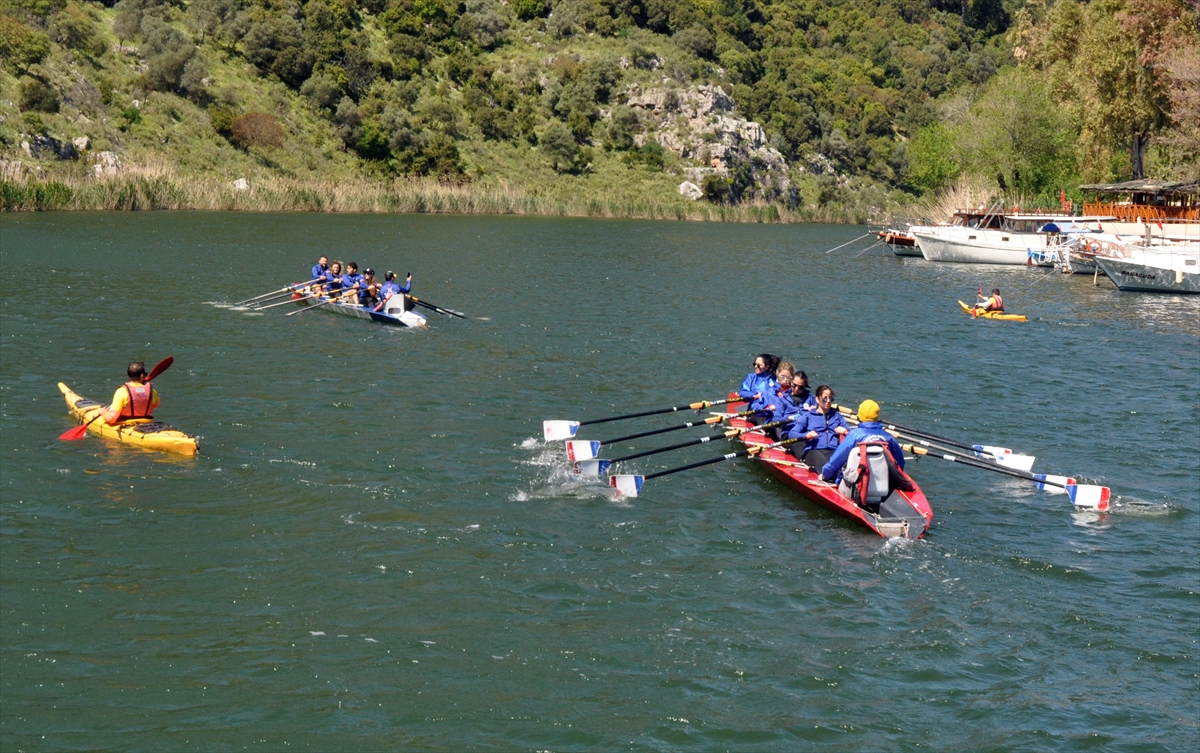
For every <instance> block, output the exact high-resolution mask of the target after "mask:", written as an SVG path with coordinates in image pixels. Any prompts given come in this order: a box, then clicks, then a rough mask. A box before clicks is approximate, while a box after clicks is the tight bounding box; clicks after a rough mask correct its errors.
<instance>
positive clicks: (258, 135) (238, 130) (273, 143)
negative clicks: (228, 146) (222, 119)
mask: <svg viewBox="0 0 1200 753" xmlns="http://www.w3.org/2000/svg"><path fill="white" fill-rule="evenodd" d="M286 137H287V134H286V133H285V132H284V130H283V126H281V125H279V121H278V120H276V119H275V116H274V115H272V114H271V113H269V112H248V113H246V114H244V115H239V116H237V117H236V118H234V119H233V122H232V123H230V125H229V140H230V141H232V142H233V143H234V144H236V145H238V146H240V147H241V148H243V149H249V148H250V147H252V146H257V147H263V148H268V149H273V148H276V147H280V146H283V141H284V139H285V138H286Z"/></svg>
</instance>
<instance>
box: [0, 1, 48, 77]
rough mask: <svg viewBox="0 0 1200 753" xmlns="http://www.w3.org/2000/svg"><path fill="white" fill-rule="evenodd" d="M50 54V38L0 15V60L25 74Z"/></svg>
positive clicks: (11, 18) (15, 20)
mask: <svg viewBox="0 0 1200 753" xmlns="http://www.w3.org/2000/svg"><path fill="white" fill-rule="evenodd" d="M49 54H50V37H48V36H46V35H45V34H43V33H42V32H40V31H34V30H33V29H31V28H29V27H28V26H26V25H25V24H23V23H21V22H20V21H18V20H17V19H15V18H13V17H12V16H8V15H5V14H3V13H0V60H3V61H4V62H6V63H8V65H10V66H12V67H13V68H14V69H15V70H17V71H19V72H21V73H25V72H27V71H28V70H29V68H30V66H34V65H37V64H38V63H40V62H42V61H43V60H45V59H46V56H47V55H49Z"/></svg>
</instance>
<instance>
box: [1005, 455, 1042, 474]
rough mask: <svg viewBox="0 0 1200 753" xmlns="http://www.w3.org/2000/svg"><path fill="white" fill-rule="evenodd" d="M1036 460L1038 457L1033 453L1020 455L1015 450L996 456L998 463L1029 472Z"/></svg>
mask: <svg viewBox="0 0 1200 753" xmlns="http://www.w3.org/2000/svg"><path fill="white" fill-rule="evenodd" d="M1035 460H1037V458H1036V457H1034V456H1033V455H1018V454H1017V453H1015V452H1014V453H1012V454H1011V455H1005V456H1004V457H998V458H996V464H997V465H1002V466H1004V467H1005V468H1015V469H1017V470H1018V471H1025V472H1026V473H1028V472H1029V471H1030V470H1031V469H1032V468H1033V461H1035Z"/></svg>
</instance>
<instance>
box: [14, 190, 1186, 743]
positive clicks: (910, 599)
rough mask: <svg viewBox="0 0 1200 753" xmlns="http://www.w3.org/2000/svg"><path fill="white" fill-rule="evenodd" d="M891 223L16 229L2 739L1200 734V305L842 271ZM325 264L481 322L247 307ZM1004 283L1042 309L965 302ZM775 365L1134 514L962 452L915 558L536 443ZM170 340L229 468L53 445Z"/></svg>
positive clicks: (897, 267) (186, 405)
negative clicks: (878, 226) (561, 428)
mask: <svg viewBox="0 0 1200 753" xmlns="http://www.w3.org/2000/svg"><path fill="white" fill-rule="evenodd" d="M862 232H863V229H860V228H847V227H832V226H793V227H776V226H740V225H739V226H725V225H709V224H684V223H652V222H624V221H587V220H574V219H527V218H481V217H470V218H459V217H426V216H418V217H410V216H384V217H375V216H345V215H341V216H310V215H303V216H296V215H286V216H271V215H267V216H263V215H233V214H197V213H186V214H169V213H157V214H148V213H147V214H141V213H139V214H47V215H17V216H13V215H6V216H3V217H0V239H2V245H0V252H2V260H3V265H4V269H5V270H6V272H7V274H6V275H5V277H4V282H3V298H2V305H0V356H2V359H0V376H2V385H0V462H2V469H3V474H2V484H0V490H2V500H0V586H2V588H0V639H2V640H0V747H3V749H4V750H6V751H7V750H76V749H97V748H100V749H114V748H115V749H128V750H155V751H157V750H206V751H207V750H234V749H238V750H241V749H260V750H294V749H307V750H331V749H341V750H437V751H458V750H558V751H565V750H616V749H633V750H681V749H689V750H691V749H694V750H724V749H730V750H780V751H782V750H797V749H808V748H820V749H828V750H863V749H888V750H908V749H918V748H936V749H954V750H965V749H973V750H993V749H1006V748H1012V749H1022V750H1029V749H1032V750H1053V751H1059V750H1084V749H1087V750H1092V749H1097V748H1099V749H1122V750H1191V749H1194V748H1195V746H1196V744H1197V742H1198V741H1200V729H1198V727H1200V722H1198V719H1200V683H1198V680H1197V678H1198V677H1200V660H1198V658H1197V651H1198V650H1200V645H1198V641H1200V560H1198V556H1197V551H1198V548H1200V515H1198V513H1200V431H1197V428H1196V427H1197V425H1198V424H1197V421H1198V419H1200V401H1198V399H1197V396H1198V395H1200V347H1198V346H1200V300H1198V298H1200V297H1192V298H1190V299H1184V298H1180V297H1174V296H1153V295H1139V294H1129V293H1120V292H1118V291H1116V290H1115V289H1114V288H1113V287H1112V286H1111V285H1109V284H1107V283H1106V282H1105V281H1103V280H1101V281H1100V285H1098V286H1093V285H1092V280H1091V278H1090V277H1088V278H1084V277H1082V276H1076V277H1071V278H1063V277H1061V276H1049V277H1048V276H1046V275H1045V274H1043V273H1041V272H1038V271H1030V270H1025V269H1022V268H1011V269H1009V268H994V267H978V266H972V265H933V264H928V263H926V262H924V261H923V260H914V259H897V258H895V257H891V256H890V255H885V254H882V253H880V249H878V248H876V249H873V250H870V251H867V252H866V253H862V254H860V253H859V249H861V248H862V244H859V245H858V246H855V245H851V246H848V247H847V248H845V249H842V250H840V251H837V252H834V253H832V254H825V253H824V251H825V249H828V248H831V247H833V246H836V245H838V244H840V243H843V242H845V241H848V240H850V239H852V238H854V237H855V236H857V235H860V234H861V233H862ZM322 253H325V254H328V255H329V256H330V257H331V258H340V259H342V260H345V261H351V260H353V261H357V262H359V264H360V265H370V266H373V267H374V268H375V269H376V271H378V272H379V273H382V272H384V271H386V270H388V269H391V270H394V271H396V272H397V274H399V275H401V276H403V274H404V273H405V272H408V271H411V272H413V274H414V277H415V282H416V287H415V289H414V292H415V293H416V294H417V295H418V296H421V297H423V298H426V299H428V300H430V301H432V302H434V303H436V304H439V305H442V306H446V307H450V308H454V309H461V310H463V311H464V312H466V313H468V314H470V315H472V316H473V317H486V318H487V320H486V321H482V320H480V319H478V318H474V319H471V320H466V321H463V320H457V319H447V318H444V317H439V316H437V315H434V314H429V317H430V325H431V327H430V329H429V330H428V331H425V332H417V331H407V330H397V329H391V328H387V327H383V326H379V325H375V324H371V323H367V322H362V321H355V320H350V319H344V318H341V317H335V316H328V315H325V314H323V313H319V312H317V311H310V312H306V313H304V314H301V315H298V316H292V317H287V316H285V315H284V313H285V312H287V311H290V310H292V309H291V307H281V308H278V309H274V310H271V311H267V312H263V313H261V314H254V313H253V312H247V311H237V310H233V309H230V308H227V307H221V306H217V305H213V303H214V302H215V303H218V304H220V303H227V302H232V301H237V300H239V299H242V298H246V297H249V296H251V295H254V294H256V293H260V292H264V291H267V290H270V289H272V288H275V287H278V286H279V285H280V284H281V283H284V282H287V281H291V280H302V279H306V278H307V271H308V268H309V267H310V266H311V265H312V263H313V262H314V261H315V259H316V257H317V256H318V255H320V254H322ZM980 285H983V286H984V287H985V288H990V287H993V286H996V287H1000V288H1001V289H1002V290H1003V291H1004V293H1005V299H1006V301H1007V302H1008V306H1009V308H1010V309H1011V310H1014V311H1019V312H1021V313H1025V314H1027V315H1029V317H1030V321H1029V322H1027V323H1025V324H1014V323H1007V322H983V321H972V320H971V319H970V318H968V317H966V316H964V315H963V314H962V313H961V312H960V311H959V310H958V305H957V304H956V303H955V300H956V299H958V298H963V299H967V300H969V299H970V298H971V297H972V296H973V295H974V293H975V292H976V290H977V289H978V287H979V286H980ZM762 350H769V351H773V352H778V353H782V354H784V355H786V356H787V357H789V358H790V359H791V360H794V361H796V363H797V365H798V367H799V368H802V369H805V370H806V371H807V372H808V374H809V375H810V377H811V379H812V382H813V384H819V383H829V384H832V385H833V386H834V388H835V389H836V390H837V393H838V397H839V399H840V400H842V401H844V402H847V403H851V404H853V403H856V402H857V401H858V400H860V399H862V398H865V397H873V398H875V399H876V400H879V401H880V402H881V403H882V404H883V408H884V415H885V418H891V419H893V420H896V421H900V422H901V423H905V424H908V425H912V426H919V427H924V428H926V429H928V430H930V431H934V432H936V433H940V434H943V435H947V436H951V437H956V438H960V439H969V440H971V441H976V442H987V443H989V444H1000V445H1005V446H1008V447H1012V448H1014V449H1016V450H1018V451H1022V452H1026V453H1030V454H1035V455H1037V457H1038V461H1037V465H1036V466H1035V470H1036V471H1041V472H1057V473H1069V474H1072V475H1074V476H1076V477H1077V478H1080V479H1081V480H1090V481H1093V482H1097V483H1103V484H1106V485H1108V486H1110V487H1112V489H1113V492H1114V496H1115V498H1116V504H1115V506H1114V510H1113V511H1112V512H1111V513H1108V514H1104V515H1100V514H1096V513H1086V512H1076V511H1073V510H1072V509H1071V507H1070V505H1069V503H1068V502H1067V501H1066V498H1065V497H1062V496H1049V495H1046V494H1043V493H1041V492H1037V491H1035V490H1032V489H1030V488H1029V486H1028V484H1026V483H1025V482H1022V481H1020V480H1017V479H1010V478H1007V477H1004V476H1001V475H998V474H991V473H987V472H984V471H978V470H973V469H969V468H963V467H959V466H954V465H951V464H949V463H945V462H939V461H936V460H931V459H927V460H922V461H920V462H917V463H915V464H911V465H910V466H909V469H910V471H911V472H912V474H913V475H914V477H915V478H916V479H917V480H918V482H919V483H920V484H921V485H922V487H923V489H924V491H925V493H926V495H927V496H928V497H929V499H930V501H931V503H932V506H933V508H934V512H935V519H934V524H933V527H932V528H931V530H930V532H929V535H928V536H927V537H926V538H925V539H924V540H922V541H919V542H897V541H891V542H885V541H884V540H882V539H880V538H878V537H876V536H874V535H873V534H870V533H869V532H867V531H866V530H864V529H861V528H858V527H855V526H854V525H852V524H851V523H849V522H847V521H844V520H842V519H840V518H838V517H836V516H834V515H833V514H832V513H830V512H828V511H826V510H824V509H821V508H818V507H816V506H814V505H812V504H810V503H808V502H806V501H805V500H803V499H801V498H800V497H798V496H797V495H796V494H795V493H794V492H791V491H790V490H788V489H787V488H786V487H784V486H783V485H782V484H780V483H778V482H776V481H774V480H772V479H771V478H770V477H768V476H767V475H766V474H765V473H764V472H763V471H762V470H761V469H758V468H754V467H753V466H750V465H748V464H746V463H745V461H737V462H729V463H722V464H719V465H716V466H712V467H709V468H703V469H697V470H695V471H690V472H688V473H683V474H678V475H674V476H669V477H665V478H662V479H659V480H655V481H650V482H647V485H646V487H645V489H644V490H643V496H641V497H639V498H637V499H634V500H624V501H618V500H614V499H612V498H610V497H609V496H607V495H606V494H605V490H604V489H603V488H602V487H601V486H600V485H599V483H598V482H588V481H582V480H580V479H578V478H576V477H574V476H573V475H572V474H571V473H570V472H569V469H568V467H567V464H566V462H565V460H564V458H563V456H562V451H561V447H560V446H558V445H553V446H548V445H547V444H546V443H544V442H542V441H541V439H540V434H541V421H542V419H545V418H560V419H587V418H595V417H600V416H605V415H612V414H615V413H624V412H630V411H634V410H638V409H645V408H654V407H665V406H669V405H674V404H679V403H682V402H688V401H691V400H697V399H703V398H715V397H719V396H722V395H724V394H725V392H726V391H727V390H728V389H729V388H731V387H733V386H736V385H737V384H738V383H739V382H740V380H741V378H742V377H743V376H744V375H745V373H746V372H747V371H748V370H749V366H750V362H751V359H752V357H753V354H754V353H756V352H759V351H762ZM167 355H173V356H174V357H175V364H174V366H173V367H172V368H171V370H170V371H168V372H167V373H166V374H164V375H163V376H162V377H161V378H159V379H158V380H157V381H156V386H157V387H158V389H159V390H160V392H161V394H162V397H163V405H162V407H161V408H160V409H159V410H158V411H157V417H158V418H160V419H162V420H166V421H169V422H171V423H173V424H174V425H176V426H178V427H180V428H182V429H184V430H186V431H189V432H191V433H194V434H197V435H198V436H199V437H200V447H201V451H200V454H199V455H198V456H197V457H195V458H183V457H175V456H170V455H166V454H162V453H151V452H144V451H140V450H137V449H135V448H129V447H126V446H122V445H117V444H113V443H109V442H106V441H102V440H100V439H97V438H95V437H89V438H87V439H85V440H83V441H81V442H73V443H66V442H60V441H58V440H57V439H56V437H57V436H58V435H59V434H60V433H62V432H63V431H65V430H66V429H67V428H69V427H70V426H71V425H72V423H71V420H70V418H69V416H68V414H67V411H66V406H65V404H64V402H63V400H62V397H61V396H60V395H59V393H58V390H57V389H56V387H55V384H56V382H58V381H60V380H61V381H64V382H66V383H67V384H68V385H70V386H71V387H72V388H74V389H75V390H76V391H77V392H79V393H80V394H82V395H85V396H87V397H93V398H97V399H107V398H108V397H109V396H110V395H111V394H112V390H113V389H114V388H115V387H116V386H117V385H118V384H119V383H120V382H121V379H122V374H123V370H124V367H125V365H126V363H128V361H129V360H131V359H133V358H138V359H143V360H145V361H147V362H148V363H154V362H157V361H158V360H159V359H161V358H163V357H165V356H167ZM679 420H680V419H679V418H678V417H676V418H673V419H672V418H665V419H661V420H660V419H650V418H648V419H641V420H638V421H630V422H625V423H619V424H611V425H606V427H607V430H605V431H600V430H599V429H601V428H605V427H597V430H596V431H593V432H588V431H586V430H584V431H581V433H580V436H581V437H585V436H586V437H588V438H606V437H608V436H609V435H610V434H611V433H612V431H611V430H613V429H616V430H617V432H616V433H622V432H624V431H625V430H626V429H628V430H629V431H631V432H632V431H636V430H638V429H643V428H653V427H656V426H664V425H667V424H669V423H675V422H678V421H679ZM683 438H684V437H681V436H680V435H679V434H672V435H667V436H666V437H653V438H649V439H646V440H641V441H639V442H635V443H630V444H629V445H626V447H627V448H628V449H629V450H630V451H635V450H639V449H648V448H651V447H655V446H660V445H665V444H670V443H674V442H675V441H681V440H682V439H683ZM718 452H720V450H717V449H713V448H712V447H711V446H709V447H707V449H706V448H695V449H692V450H686V451H680V452H677V453H673V454H669V455H663V456H660V457H651V458H646V459H644V460H641V461H638V462H637V463H635V464H633V469H635V470H638V471H641V472H650V471H653V470H658V469H662V468H667V467H670V466H673V465H678V464H683V463H686V462H690V461H694V460H698V459H702V458H705V457H709V456H712V455H715V454H718Z"/></svg>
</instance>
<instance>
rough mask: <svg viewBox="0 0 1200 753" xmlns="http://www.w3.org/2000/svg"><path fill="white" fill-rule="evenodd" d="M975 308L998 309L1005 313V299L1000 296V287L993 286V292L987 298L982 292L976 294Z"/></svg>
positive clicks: (978, 309)
mask: <svg viewBox="0 0 1200 753" xmlns="http://www.w3.org/2000/svg"><path fill="white" fill-rule="evenodd" d="M979 301H983V303H979ZM975 310H976V311H980V312H982V311H997V312H999V313H1001V314H1003V313H1004V299H1003V298H1001V297H1000V288H992V294H991V295H990V296H988V297H987V298H986V299H985V298H984V297H983V295H982V294H980V295H978V296H976V303H975Z"/></svg>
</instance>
